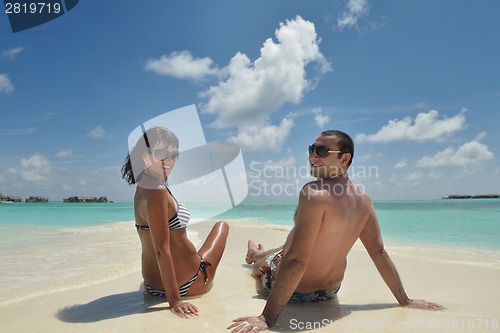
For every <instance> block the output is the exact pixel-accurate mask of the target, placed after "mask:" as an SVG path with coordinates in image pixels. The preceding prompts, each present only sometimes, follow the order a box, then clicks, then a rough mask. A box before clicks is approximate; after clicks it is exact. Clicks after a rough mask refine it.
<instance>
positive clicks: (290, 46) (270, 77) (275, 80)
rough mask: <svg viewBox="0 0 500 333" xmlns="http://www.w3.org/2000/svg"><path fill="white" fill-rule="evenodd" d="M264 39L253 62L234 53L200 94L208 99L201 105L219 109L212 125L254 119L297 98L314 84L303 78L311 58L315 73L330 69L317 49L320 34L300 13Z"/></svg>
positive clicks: (263, 118) (238, 123) (261, 118)
mask: <svg viewBox="0 0 500 333" xmlns="http://www.w3.org/2000/svg"><path fill="white" fill-rule="evenodd" d="M275 35H276V39H277V41H278V43H274V42H273V40H272V39H271V38H269V39H267V40H266V41H265V42H264V45H263V46H262V48H261V49H260V57H259V58H258V59H257V60H255V62H253V63H252V62H251V61H250V59H249V58H248V57H247V56H246V55H245V54H242V53H239V52H238V53H237V54H236V55H235V56H234V57H233V58H232V59H231V61H230V64H229V65H228V66H227V68H226V70H227V72H226V73H227V78H226V79H225V80H223V81H219V82H218V84H217V85H214V86H211V87H209V88H208V89H207V90H206V91H204V92H202V93H201V94H200V95H201V96H202V97H205V98H207V99H208V101H207V102H206V103H205V104H204V105H202V109H203V111H205V112H207V113H210V114H215V115H217V119H216V120H215V122H214V124H213V126H214V127H216V128H224V127H232V126H248V125H254V124H255V123H256V122H261V123H263V122H265V121H266V119H267V116H268V115H269V114H270V113H272V112H274V111H276V110H277V109H278V108H280V107H281V106H282V105H283V104H284V103H298V102H300V100H301V99H302V97H303V94H304V92H306V91H307V90H310V89H312V88H313V86H314V85H313V84H312V83H311V81H309V80H308V79H307V78H306V66H307V65H308V64H311V63H313V64H315V65H317V67H318V70H319V73H321V74H323V73H326V72H329V71H331V70H332V69H331V66H330V64H329V63H328V62H327V61H326V60H325V58H324V57H323V55H322V54H321V52H320V50H319V43H320V39H319V38H318V37H317V35H316V30H315V27H314V24H313V23H311V22H308V21H305V20H304V19H302V18H301V17H300V16H297V17H296V18H295V20H290V21H289V20H287V21H286V23H280V27H279V29H277V30H276V32H275Z"/></svg>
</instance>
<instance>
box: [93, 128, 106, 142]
mask: <svg viewBox="0 0 500 333" xmlns="http://www.w3.org/2000/svg"><path fill="white" fill-rule="evenodd" d="M89 135H90V136H91V137H93V138H95V139H101V138H104V137H105V136H106V131H105V130H104V128H102V126H101V125H98V126H97V127H96V128H94V129H93V130H91V131H90V133H89Z"/></svg>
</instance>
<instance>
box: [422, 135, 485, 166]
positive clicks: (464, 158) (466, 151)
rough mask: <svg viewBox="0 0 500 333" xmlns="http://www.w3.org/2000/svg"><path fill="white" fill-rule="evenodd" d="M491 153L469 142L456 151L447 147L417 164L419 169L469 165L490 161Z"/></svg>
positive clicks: (479, 144)
mask: <svg viewBox="0 0 500 333" xmlns="http://www.w3.org/2000/svg"><path fill="white" fill-rule="evenodd" d="M492 158H493V153H492V152H491V151H490V150H489V149H488V147H487V146H486V145H484V144H482V143H480V142H478V141H470V142H467V143H465V144H463V145H462V146H460V147H459V148H458V149H457V150H455V149H453V148H451V147H449V148H446V149H445V150H443V151H441V152H438V153H436V154H435V155H434V156H424V157H422V158H421V159H420V160H419V161H418V162H417V165H418V166H419V167H437V166H443V165H460V166H465V165H471V164H478V163H480V162H483V161H486V160H490V159H492Z"/></svg>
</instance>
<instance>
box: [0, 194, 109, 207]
mask: <svg viewBox="0 0 500 333" xmlns="http://www.w3.org/2000/svg"><path fill="white" fill-rule="evenodd" d="M23 201H24V202H26V203H48V202H54V201H49V199H48V198H46V197H39V196H30V197H28V198H26V199H25V200H23V199H22V198H20V197H16V196H11V195H7V196H4V195H3V194H2V193H0V204H13V203H21V202H23ZM59 202H60V201H59ZM63 202H67V203H94V202H98V203H101V202H103V203H105V202H113V201H109V200H108V198H107V197H105V196H102V197H84V196H72V197H69V198H66V199H63Z"/></svg>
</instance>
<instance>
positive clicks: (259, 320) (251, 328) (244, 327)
mask: <svg viewBox="0 0 500 333" xmlns="http://www.w3.org/2000/svg"><path fill="white" fill-rule="evenodd" d="M233 322H234V324H232V325H231V326H229V327H228V328H227V329H231V328H234V329H233V330H232V331H231V333H243V332H262V331H265V330H267V329H268V327H267V324H266V321H265V320H264V316H263V315H260V316H258V317H239V318H236V319H235V320H233Z"/></svg>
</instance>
